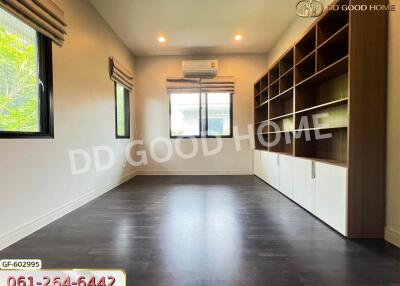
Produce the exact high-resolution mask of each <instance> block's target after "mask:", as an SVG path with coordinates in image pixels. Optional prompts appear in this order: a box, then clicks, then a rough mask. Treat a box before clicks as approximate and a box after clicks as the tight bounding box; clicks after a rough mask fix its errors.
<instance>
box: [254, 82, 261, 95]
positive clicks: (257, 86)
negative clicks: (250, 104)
mask: <svg viewBox="0 0 400 286" xmlns="http://www.w3.org/2000/svg"><path fill="white" fill-rule="evenodd" d="M260 91H261V82H260V81H257V82H256V83H255V84H254V97H256V96H257V95H259V94H260Z"/></svg>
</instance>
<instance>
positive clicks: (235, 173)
mask: <svg viewBox="0 0 400 286" xmlns="http://www.w3.org/2000/svg"><path fill="white" fill-rule="evenodd" d="M136 174H137V175H142V176H226V175H227V176H238V175H253V171H247V170H246V171H245V170H243V171H224V170H221V171H212V170H207V171H204V170H139V171H137V172H136Z"/></svg>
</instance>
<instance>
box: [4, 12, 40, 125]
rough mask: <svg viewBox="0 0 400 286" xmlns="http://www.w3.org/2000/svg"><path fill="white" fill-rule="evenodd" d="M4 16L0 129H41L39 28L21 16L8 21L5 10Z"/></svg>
mask: <svg viewBox="0 0 400 286" xmlns="http://www.w3.org/2000/svg"><path fill="white" fill-rule="evenodd" d="M0 17H1V19H0V20H1V21H0V131H20V132H39V131H40V130H39V129H40V127H39V126H40V125H39V99H38V67H37V44H36V42H35V40H36V32H35V31H34V30H33V29H30V28H29V27H28V28H27V27H26V25H25V24H24V23H22V22H20V21H19V20H17V19H12V24H10V25H7V24H6V23H7V21H8V20H9V19H8V17H12V16H11V15H7V14H5V12H4V11H1V13H0ZM16 21H18V22H16ZM20 25H21V26H22V27H20ZM10 26H11V27H10ZM19 28H21V29H20V30H21V31H22V32H20V33H13V32H10V30H17V29H19Z"/></svg>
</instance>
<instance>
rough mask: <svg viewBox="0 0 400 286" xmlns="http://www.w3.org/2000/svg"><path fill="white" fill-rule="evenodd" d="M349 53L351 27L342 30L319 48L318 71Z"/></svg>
mask: <svg viewBox="0 0 400 286" xmlns="http://www.w3.org/2000/svg"><path fill="white" fill-rule="evenodd" d="M348 54H349V29H348V26H347V27H346V28H345V29H342V30H340V32H339V33H337V34H335V36H334V37H332V38H330V40H329V41H327V42H325V43H324V44H323V45H322V46H320V47H318V49H317V71H320V70H322V69H324V68H326V67H327V66H329V65H331V64H332V63H334V62H336V61H338V60H340V59H341V58H343V57H345V56H347V55H348Z"/></svg>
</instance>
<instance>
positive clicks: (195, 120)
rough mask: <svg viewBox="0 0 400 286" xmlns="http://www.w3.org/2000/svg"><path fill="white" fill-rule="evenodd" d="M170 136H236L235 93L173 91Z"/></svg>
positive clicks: (171, 94) (171, 95)
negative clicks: (233, 130) (233, 132)
mask: <svg viewBox="0 0 400 286" xmlns="http://www.w3.org/2000/svg"><path fill="white" fill-rule="evenodd" d="M170 136H171V138H178V137H232V94H231V93H228V92H213V93H211V92H210V93H202V94H201V95H200V93H195V92H194V93H170Z"/></svg>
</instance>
